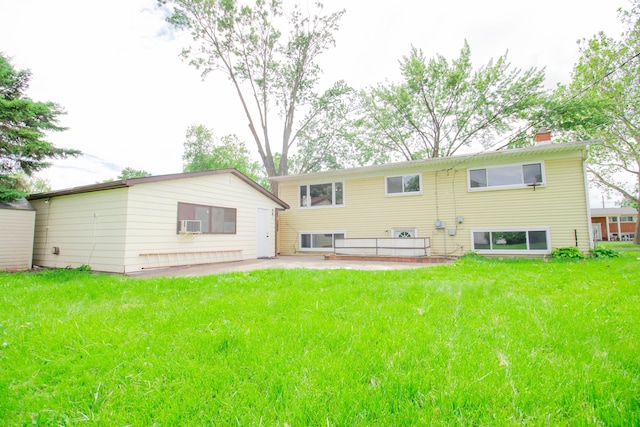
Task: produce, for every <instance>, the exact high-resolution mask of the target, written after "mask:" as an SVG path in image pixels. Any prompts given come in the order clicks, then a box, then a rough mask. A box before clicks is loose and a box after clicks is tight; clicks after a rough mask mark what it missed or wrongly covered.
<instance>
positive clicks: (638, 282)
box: [0, 250, 640, 427]
mask: <svg viewBox="0 0 640 427" xmlns="http://www.w3.org/2000/svg"><path fill="white" fill-rule="evenodd" d="M639 272H640V251H633V250H625V251H624V253H623V257H621V258H614V259H596V260H582V261H564V260H548V261H545V260H539V259H538V260H488V259H483V258H473V257H470V258H466V259H462V260H460V261H457V262H455V263H453V264H449V265H444V266H437V267H428V268H424V269H417V270H398V271H352V270H327V271H318V270H263V271H255V272H248V273H233V274H222V275H217V276H207V277H200V278H171V279H169V278H155V279H132V278H125V277H118V276H109V275H101V274H92V273H90V272H83V271H66V270H59V271H42V272H38V273H19V274H0V287H1V289H2V294H3V295H2V299H1V300H0V301H1V302H0V424H2V425H8V426H15V425H19V426H22V425H55V426H58V425H83V426H85V425H86V426H93V425H100V426H102V425H105V426H125V425H130V426H151V425H156V426H177V425H185V426H196V425H241V426H252V425H265V426H285V425H288V426H291V427H293V426H307V425H312V426H320V425H322V426H392V425H393V426H413V425H436V426H446V425H496V426H504V425H526V426H538V425H541V426H548V425H625V426H634V425H636V426H637V425H640V273H639Z"/></svg>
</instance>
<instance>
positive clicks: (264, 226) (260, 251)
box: [256, 208, 271, 258]
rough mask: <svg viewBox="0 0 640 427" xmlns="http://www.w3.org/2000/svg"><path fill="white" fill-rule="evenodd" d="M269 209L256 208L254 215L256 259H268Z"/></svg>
mask: <svg viewBox="0 0 640 427" xmlns="http://www.w3.org/2000/svg"><path fill="white" fill-rule="evenodd" d="M270 219H271V209H263V208H258V210H257V214H256V257H257V258H269V256H270V253H269V249H270V245H269V228H270V225H271V224H270Z"/></svg>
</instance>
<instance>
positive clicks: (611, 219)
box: [609, 216, 636, 222]
mask: <svg viewBox="0 0 640 427" xmlns="http://www.w3.org/2000/svg"><path fill="white" fill-rule="evenodd" d="M609 222H618V217H617V216H610V217H609ZM620 222H636V219H635V218H634V217H633V216H621V217H620Z"/></svg>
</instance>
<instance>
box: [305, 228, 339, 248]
mask: <svg viewBox="0 0 640 427" xmlns="http://www.w3.org/2000/svg"><path fill="white" fill-rule="evenodd" d="M336 239H344V232H309V233H300V250H301V251H333V249H334V248H335V242H336Z"/></svg>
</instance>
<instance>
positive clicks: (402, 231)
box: [391, 228, 418, 239]
mask: <svg viewBox="0 0 640 427" xmlns="http://www.w3.org/2000/svg"><path fill="white" fill-rule="evenodd" d="M391 235H392V236H393V237H395V238H396V239H409V238H413V237H418V229H417V228H392V229H391Z"/></svg>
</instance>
